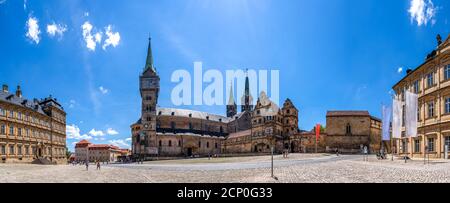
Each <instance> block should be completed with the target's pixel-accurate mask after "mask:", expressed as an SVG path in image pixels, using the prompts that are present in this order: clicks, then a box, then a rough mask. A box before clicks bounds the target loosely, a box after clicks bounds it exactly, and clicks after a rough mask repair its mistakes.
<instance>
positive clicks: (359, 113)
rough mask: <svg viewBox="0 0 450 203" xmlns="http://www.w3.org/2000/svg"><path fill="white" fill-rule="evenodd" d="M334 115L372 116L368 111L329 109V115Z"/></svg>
mask: <svg viewBox="0 0 450 203" xmlns="http://www.w3.org/2000/svg"><path fill="white" fill-rule="evenodd" d="M333 116H370V114H369V112H368V111H328V112H327V117H333Z"/></svg>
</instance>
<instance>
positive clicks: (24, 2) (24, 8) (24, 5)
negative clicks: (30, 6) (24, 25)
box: [23, 0, 27, 10]
mask: <svg viewBox="0 0 450 203" xmlns="http://www.w3.org/2000/svg"><path fill="white" fill-rule="evenodd" d="M23 10H27V0H23Z"/></svg>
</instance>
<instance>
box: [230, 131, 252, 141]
mask: <svg viewBox="0 0 450 203" xmlns="http://www.w3.org/2000/svg"><path fill="white" fill-rule="evenodd" d="M251 134H252V131H251V130H244V131H239V132H235V133H231V134H230V135H229V136H228V139H230V138H239V137H245V136H248V135H251Z"/></svg>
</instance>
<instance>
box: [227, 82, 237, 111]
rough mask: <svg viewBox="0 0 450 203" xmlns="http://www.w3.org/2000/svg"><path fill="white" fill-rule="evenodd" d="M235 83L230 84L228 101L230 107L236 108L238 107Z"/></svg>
mask: <svg viewBox="0 0 450 203" xmlns="http://www.w3.org/2000/svg"><path fill="white" fill-rule="evenodd" d="M233 94H234V93H233V83H230V98H229V99H228V105H229V106H234V105H236V102H235V101H234V96H233Z"/></svg>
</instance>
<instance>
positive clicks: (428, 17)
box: [408, 0, 437, 26]
mask: <svg viewBox="0 0 450 203" xmlns="http://www.w3.org/2000/svg"><path fill="white" fill-rule="evenodd" d="M436 11H437V8H436V7H435V6H434V4H433V2H432V1H431V0H428V1H426V0H411V3H410V7H409V10H408V12H409V14H410V16H411V22H414V21H416V22H417V25H418V26H422V25H427V24H428V22H430V21H431V24H432V25H434V24H435V23H436V19H434V17H435V16H436Z"/></svg>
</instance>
